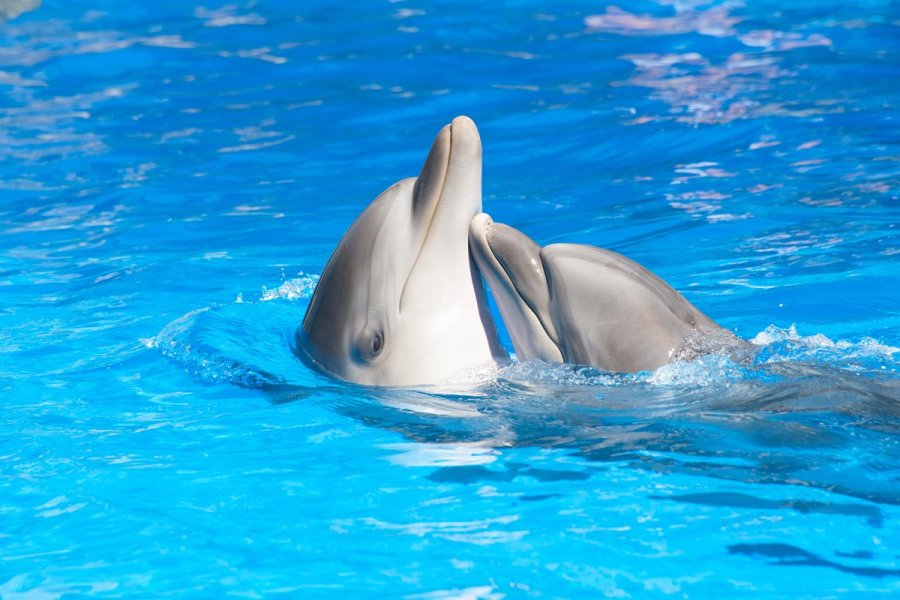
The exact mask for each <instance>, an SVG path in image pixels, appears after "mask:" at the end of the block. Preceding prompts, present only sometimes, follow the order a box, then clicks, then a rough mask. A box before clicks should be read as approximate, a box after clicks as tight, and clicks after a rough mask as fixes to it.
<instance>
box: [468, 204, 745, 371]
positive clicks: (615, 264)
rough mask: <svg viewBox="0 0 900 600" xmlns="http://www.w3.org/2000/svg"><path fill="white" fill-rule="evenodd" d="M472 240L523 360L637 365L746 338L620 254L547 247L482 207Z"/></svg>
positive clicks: (734, 347) (724, 349) (718, 349)
mask: <svg viewBox="0 0 900 600" xmlns="http://www.w3.org/2000/svg"><path fill="white" fill-rule="evenodd" d="M469 245H470V248H471V251H472V255H473V256H474V258H475V262H476V263H477V264H478V268H479V270H480V271H481V273H482V274H483V275H484V277H485V279H486V280H487V284H488V287H489V288H490V289H491V293H492V294H493V296H494V299H495V300H496V302H497V306H498V308H499V309H500V314H501V315H502V317H503V322H504V323H505V324H506V327H507V330H508V332H509V336H510V339H511V341H512V343H513V346H514V348H515V351H516V355H517V357H518V358H519V359H520V360H533V359H539V360H544V361H549V362H569V363H577V364H582V365H591V366H594V367H598V368H601V369H605V370H608V371H619V372H637V371H648V370H655V369H657V368H659V367H661V366H663V365H665V364H667V363H670V362H673V361H676V360H690V359H692V358H695V357H697V356H699V355H701V354H710V353H728V354H732V353H733V352H735V351H738V350H741V349H743V348H744V347H745V346H747V345H749V344H748V343H747V342H745V341H743V340H741V339H740V338H738V337H737V336H735V335H734V334H733V333H731V332H730V331H728V330H727V329H724V328H722V327H721V326H719V325H718V324H716V323H715V322H714V321H713V320H712V319H710V318H709V317H707V316H706V315H704V314H703V313H701V312H700V311H699V310H697V308H696V307H695V306H694V305H693V304H691V303H690V302H688V301H687V300H686V299H685V298H684V296H682V295H681V294H679V293H678V292H676V291H675V290H674V289H672V287H671V286H669V284H667V283H666V282H665V281H663V280H662V279H660V278H659V277H658V276H656V275H654V274H653V273H651V272H650V271H648V270H647V269H645V268H644V267H642V266H641V265H639V264H638V263H636V262H634V261H633V260H630V259H628V258H626V257H624V256H622V255H621V254H617V253H615V252H611V251H609V250H603V249H601V248H596V247H594V246H587V245H582V244H552V245H550V246H546V247H544V248H542V247H540V246H539V245H538V244H536V243H535V242H534V241H533V240H532V239H531V238H529V237H528V236H526V235H525V234H523V233H521V232H520V231H518V230H516V229H513V228H512V227H509V226H507V225H503V224H501V223H494V222H493V221H492V219H491V218H490V216H489V215H486V214H484V213H481V214H479V215H477V216H476V217H475V218H474V219H472V222H471V223H470V225H469Z"/></svg>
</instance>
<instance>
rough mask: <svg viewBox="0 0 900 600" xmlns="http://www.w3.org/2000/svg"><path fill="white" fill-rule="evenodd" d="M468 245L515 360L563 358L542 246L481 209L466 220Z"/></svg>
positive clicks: (553, 360)
mask: <svg viewBox="0 0 900 600" xmlns="http://www.w3.org/2000/svg"><path fill="white" fill-rule="evenodd" d="M469 245H470V247H471V250H472V256H473V257H474V258H475V262H476V263H477V264H478V268H479V270H480V271H481V273H482V275H484V277H485V279H487V284H488V287H490V288H491V292H492V293H493V295H494V300H495V301H496V302H497V306H498V308H499V309H500V314H501V315H502V316H503V322H504V323H505V324H506V328H507V330H508V331H509V337H510V338H511V339H512V343H513V346H514V347H515V349H516V354H517V355H518V358H519V359H520V360H533V359H540V360H546V361H549V362H562V361H563V356H562V351H561V350H560V345H559V335H558V334H557V332H556V327H555V326H554V324H553V319H552V316H551V305H550V287H549V282H548V280H547V274H546V273H545V271H544V266H543V263H542V261H541V247H540V246H538V245H537V244H536V243H535V242H534V240H532V239H531V238H530V237H528V236H527V235H525V234H524V233H522V232H521V231H519V230H517V229H513V228H512V227H509V226H507V225H503V224H502V223H495V222H493V221H492V220H491V217H490V216H488V215H486V214H484V213H481V214H479V215H476V216H475V218H474V219H472V222H471V223H470V225H469Z"/></svg>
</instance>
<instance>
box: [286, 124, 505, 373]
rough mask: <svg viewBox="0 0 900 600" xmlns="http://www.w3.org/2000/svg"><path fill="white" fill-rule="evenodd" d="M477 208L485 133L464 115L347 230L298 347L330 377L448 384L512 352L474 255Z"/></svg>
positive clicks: (308, 314) (319, 288)
mask: <svg viewBox="0 0 900 600" xmlns="http://www.w3.org/2000/svg"><path fill="white" fill-rule="evenodd" d="M480 211H481V139H480V137H479V135H478V129H477V128H476V127H475V123H473V122H472V120H471V119H469V118H468V117H457V118H455V119H454V120H453V122H452V123H451V124H450V125H447V126H445V127H444V128H443V129H441V131H440V133H438V135H437V138H436V139H435V140H434V144H433V145H432V147H431V151H430V152H429V154H428V157H427V158H426V160H425V164H424V165H423V166H422V170H421V172H420V173H419V176H418V178H410V179H404V180H402V181H400V182H398V183H396V184H394V185H393V186H391V187H390V188H388V189H387V190H385V191H384V192H383V193H382V194H381V195H380V196H378V198H376V199H375V200H374V201H373V202H372V203H371V204H370V205H369V206H368V207H367V208H366V209H365V210H364V211H363V213H362V214H361V215H360V216H359V217H358V218H357V219H356V221H355V222H354V223H353V224H352V225H351V226H350V229H349V230H348V231H347V233H346V234H345V235H344V237H343V238H342V239H341V241H340V243H339V244H338V246H337V248H336V249H335V251H334V253H333V254H332V256H331V258H330V260H329V261H328V264H327V265H326V266H325V269H324V271H323V272H322V276H321V277H320V279H319V282H318V284H317V286H316V290H315V292H314V294H313V297H312V299H311V300H310V303H309V307H308V309H307V312H306V317H305V318H304V320H303V324H302V326H301V327H299V328H298V329H297V333H296V346H295V352H296V353H297V354H298V355H299V356H300V357H301V359H303V360H304V362H306V363H307V364H308V365H310V366H311V367H313V368H314V369H316V370H318V371H320V372H323V373H325V374H327V375H330V376H332V377H336V378H339V379H343V380H346V381H351V382H355V383H361V384H366V385H383V386H407V385H426V384H437V383H445V382H449V381H451V380H452V379H453V378H455V377H457V376H458V374H459V373H460V371H464V370H466V369H470V368H476V367H478V366H480V365H483V364H487V363H490V364H494V363H495V362H496V360H498V359H504V358H507V355H506V351H505V350H504V349H503V347H502V346H501V344H500V342H499V340H498V338H497V333H496V328H495V326H494V323H493V320H492V318H491V315H490V311H489V310H488V309H487V303H486V299H485V289H484V284H483V283H482V279H481V276H480V275H479V274H478V271H477V269H476V268H475V265H474V263H473V261H472V259H471V257H470V255H469V242H468V231H469V223H470V222H471V220H472V218H473V217H474V216H475V215H476V214H478V213H479V212H480Z"/></svg>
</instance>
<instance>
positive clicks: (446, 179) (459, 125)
mask: <svg viewBox="0 0 900 600" xmlns="http://www.w3.org/2000/svg"><path fill="white" fill-rule="evenodd" d="M441 198H453V202H452V203H449V202H448V203H442V202H441ZM451 204H452V205H451ZM479 211H481V137H480V136H479V135H478V128H477V127H475V122H474V121H472V119H470V118H469V117H465V116H460V117H456V118H455V119H453V121H452V122H451V123H450V124H449V125H445V126H444V127H443V128H442V129H441V130H440V132H439V133H438V135H437V137H436V138H435V140H434V143H433V144H432V145H431V150H430V151H429V152H428V157H427V158H426V159H425V164H424V165H422V170H421V171H420V173H419V177H418V178H417V179H416V184H415V187H414V188H413V214H414V216H415V217H416V218H417V219H418V220H425V221H427V222H428V223H429V224H430V222H432V221H434V220H435V219H443V218H445V217H444V214H446V213H451V212H452V213H453V214H454V215H458V216H457V217H456V218H453V221H454V222H455V221H459V223H455V225H454V227H455V228H456V229H458V230H461V231H465V230H466V226H467V225H468V222H469V221H470V220H471V218H472V217H473V216H475V214H476V213H478V212H479Z"/></svg>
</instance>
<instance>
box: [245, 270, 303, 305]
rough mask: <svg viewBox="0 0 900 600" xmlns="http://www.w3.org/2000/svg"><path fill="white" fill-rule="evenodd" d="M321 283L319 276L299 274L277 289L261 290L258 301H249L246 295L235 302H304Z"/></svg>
mask: <svg viewBox="0 0 900 600" xmlns="http://www.w3.org/2000/svg"><path fill="white" fill-rule="evenodd" d="M318 282H319V275H317V274H314V273H313V274H307V273H303V272H300V273H297V277H294V278H293V279H288V280H286V281H284V282H283V283H282V284H281V285H279V286H278V287H276V288H273V289H269V288H268V287H266V286H262V287H261V288H260V293H259V296H258V297H257V298H256V300H247V299H246V298H245V297H244V294H242V293H241V294H238V295H237V297H236V298H235V299H234V301H235V302H236V303H238V304H242V303H246V302H256V301H258V302H269V301H271V300H291V301H293V300H304V299H307V298H310V297H312V295H313V292H314V291H315V290H316V284H317V283H318Z"/></svg>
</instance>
